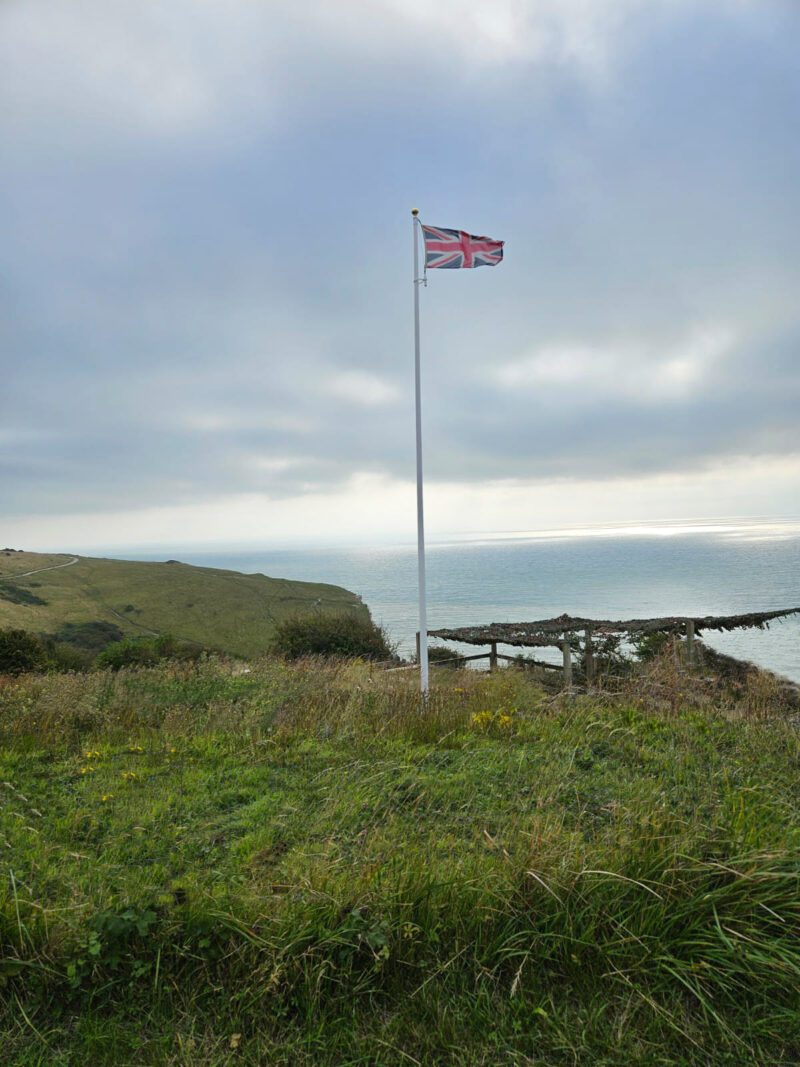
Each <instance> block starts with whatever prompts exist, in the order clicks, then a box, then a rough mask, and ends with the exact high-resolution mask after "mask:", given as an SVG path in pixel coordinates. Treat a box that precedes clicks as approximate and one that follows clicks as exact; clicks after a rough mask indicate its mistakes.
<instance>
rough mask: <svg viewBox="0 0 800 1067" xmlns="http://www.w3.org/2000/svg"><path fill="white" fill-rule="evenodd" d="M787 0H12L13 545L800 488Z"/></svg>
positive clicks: (798, 75)
mask: <svg viewBox="0 0 800 1067" xmlns="http://www.w3.org/2000/svg"><path fill="white" fill-rule="evenodd" d="M799 50H800V4H798V3H796V2H795V0H774V2H773V0H752V2H746V0H436V2H435V3H434V2H432V0H336V2H335V3H333V2H331V0H300V2H297V0H293V2H289V0H261V2H258V0H227V2H226V3H224V4H223V3H220V2H219V0H159V2H156V0H114V2H113V3H109V2H108V0H4V3H3V4H2V6H0V144H1V145H2V154H1V155H0V232H2V240H1V241H0V286H1V288H0V300H1V301H2V317H1V319H0V344H1V345H2V350H1V352H2V379H1V381H2V390H1V391H0V495H1V509H2V510H1V514H0V541H2V542H3V543H11V544H18V545H24V546H25V547H29V548H43V547H54V548H57V547H61V548H65V549H67V548H71V547H77V548H81V547H90V546H95V545H114V544H119V545H135V544H142V545H144V544H147V543H155V542H162V543H163V542H169V543H172V544H176V543H186V544H192V543H199V542H218V543H219V542H224V541H231V542H232V541H247V540H256V541H261V542H263V543H269V542H282V543H283V542H287V541H292V540H303V541H314V540H316V541H319V542H322V543H325V542H341V541H356V540H357V541H365V540H366V541H370V540H376V541H379V540H387V539H389V540H396V541H403V540H408V539H410V538H412V537H413V532H414V522H415V515H414V489H413V478H414V454H413V443H414V425H413V379H412V374H413V342H412V318H411V311H412V302H411V301H412V286H411V222H410V214H409V212H410V208H411V207H413V206H418V207H419V208H420V211H421V215H422V218H423V219H424V220H425V221H427V222H429V223H431V224H433V225H437V226H448V227H456V228H463V229H467V230H470V231H471V232H473V233H479V234H488V235H490V236H492V237H497V238H501V239H504V240H505V241H506V258H505V261H504V262H503V263H502V264H501V265H500V266H498V267H496V268H482V269H479V270H472V271H466V270H465V271H448V272H442V271H439V272H433V273H432V274H431V276H430V280H429V285H428V288H427V289H426V290H424V291H423V292H422V294H421V298H422V316H423V322H422V337H423V362H424V420H425V447H426V453H425V460H426V476H427V503H428V511H429V528H430V531H431V534H432V535H433V536H437V535H438V536H444V535H447V534H450V533H457V532H461V533H466V532H471V531H474V532H485V531H492V530H494V531H500V530H526V529H530V530H534V529H541V528H543V527H551V526H564V525H572V524H590V523H593V522H615V523H624V522H631V521H651V522H652V521H660V520H668V519H672V520H676V519H686V518H698V517H702V518H706V519H709V518H718V517H722V516H741V517H747V516H764V515H769V516H782V517H797V516H798V515H800V438H799V437H798V407H799V405H800V369H799V368H800V359H799V358H798V345H799V344H800V299H799V298H798V295H799V294H800V285H799V283H800V253H799V252H798V248H800V137H798V129H799V128H800V123H799V122H798V119H799V118H800V63H798V58H797V57H798V51H799Z"/></svg>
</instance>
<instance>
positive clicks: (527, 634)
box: [428, 607, 800, 687]
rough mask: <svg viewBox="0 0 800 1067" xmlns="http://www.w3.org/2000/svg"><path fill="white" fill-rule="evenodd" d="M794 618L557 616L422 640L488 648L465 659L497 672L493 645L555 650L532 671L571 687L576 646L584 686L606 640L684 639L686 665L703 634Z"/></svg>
mask: <svg viewBox="0 0 800 1067" xmlns="http://www.w3.org/2000/svg"><path fill="white" fill-rule="evenodd" d="M798 614H800V607H797V608H781V609H779V610H777V611H751V612H745V613H743V614H740V615H668V616H663V617H661V618H654V619H585V618H582V617H580V616H573V615H559V616H557V617H556V618H553V619H538V620H537V621H535V622H493V623H490V624H489V625H488V626H459V627H455V628H449V629H448V628H445V629H440V630H429V631H428V636H429V637H435V638H438V639H439V640H440V641H457V642H459V643H461V644H466V645H482V646H484V647H485V646H486V645H488V646H489V650H490V651H489V652H488V653H486V652H483V653H480V654H478V655H475V656H467V657H465V658H466V659H468V660H478V659H488V660H489V669H490V670H492V669H493V668H494V667H496V666H497V661H498V660H499V659H505V660H512V661H513V657H512V656H506V655H503V654H502V653H500V652H498V651H497V646H498V645H510V646H511V647H513V648H558V649H560V650H561V652H562V664H561V665H558V664H555V663H547V662H545V661H535V662H537V665H538V666H541V667H545V668H548V669H551V670H563V672H564V683H565V685H566V686H567V687H569V686H570V685H571V684H572V652H573V650H574V649H575V648H578V647H580V646H581V645H582V647H583V650H584V656H585V672H586V680H587V682H592V681H593V680H594V676H595V658H594V651H595V648H594V641H595V639H596V638H598V637H605V636H608V635H614V636H620V637H628V638H635V637H639V636H642V635H645V634H657V633H662V634H672V635H673V636H675V637H676V638H679V637H680V638H685V639H686V658H687V660H688V662H689V663H691V662H692V659H693V656H694V639H695V637H700V636H701V634H702V633H703V631H706V630H717V631H730V630H746V629H753V628H755V629H759V630H763V629H765V628H768V627H769V624H770V623H771V622H774V621H775V620H776V619H784V618H786V617H788V616H789V615H798Z"/></svg>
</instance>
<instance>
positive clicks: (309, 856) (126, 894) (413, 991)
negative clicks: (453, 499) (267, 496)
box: [0, 661, 800, 1067]
mask: <svg viewBox="0 0 800 1067" xmlns="http://www.w3.org/2000/svg"><path fill="white" fill-rule="evenodd" d="M765 694H766V690H765V691H764V693H763V694H762V696H764V699H763V700H762V701H761V703H760V704H759V708H760V711H759V713H758V715H757V716H755V717H752V718H748V717H746V716H743V715H742V714H738V716H737V714H736V713H735V712H732V711H731V712H728V713H727V714H725V715H723V714H722V713H720V712H715V711H714V710H713V709H712V710H708V709H707V710H705V711H703V712H701V711H700V710H699V709H698V708H697V707H696V706H693V702H692V698H691V696H690V695H687V696H684V697H681V701H680V704H679V705H678V706H676V707H675V708H674V710H673V711H665V712H662V713H658V712H655V711H652V710H648V706H647V702H646V701H645V700H644V699H639V698H638V697H637V696H636V694H635V693H629V694H628V696H626V697H591V698H590V697H584V698H579V699H577V700H573V701H571V702H569V703H565V702H563V700H562V698H548V697H546V696H545V694H544V693H543V692H542V691H541V690H539V689H538V688H537V687H536V685H535V684H534V683H533V682H532V681H531V680H530V679H528V678H527V677H526V676H525V675H524V674H522V673H518V672H516V671H511V670H508V671H503V672H499V673H498V674H496V675H493V676H487V675H479V674H477V673H475V672H468V671H465V672H459V673H456V672H444V673H443V674H441V675H439V676H437V680H436V688H435V691H434V692H433V694H432V697H431V700H430V703H429V705H428V707H427V708H426V709H425V710H424V711H421V709H420V707H419V704H418V697H417V694H416V691H415V679H414V678H413V677H411V676H410V675H409V674H404V673H403V672H400V673H393V674H385V673H380V672H378V671H377V670H374V671H373V670H370V669H369V668H367V667H365V666H363V665H345V666H338V667H337V666H324V665H320V664H300V665H296V666H292V665H287V664H281V663H278V662H269V661H261V662H259V663H256V664H254V665H253V669H252V670H251V672H250V673H242V672H241V669H239V670H238V671H237V669H236V668H234V667H230V666H225V665H221V664H216V663H214V662H213V661H209V662H205V663H202V664H200V665H199V666H197V667H191V668H190V667H181V668H177V667H165V668H161V669H152V670H146V671H139V672H125V671H122V672H119V673H118V674H116V675H107V674H102V673H95V674H90V675H84V676H64V675H62V676H40V677H37V676H26V677H24V678H21V679H20V680H19V681H17V682H14V683H10V682H9V683H7V684H6V686H5V687H4V688H3V689H0V783H2V784H1V785H0V955H2V957H3V959H2V962H0V982H4V983H5V984H4V987H3V988H1V989H0V1044H2V1047H3V1062H4V1064H9V1065H12V1064H13V1065H18V1067H22V1065H26V1067H27V1065H33V1064H48V1065H58V1064H75V1065H78V1064H80V1065H83V1064H89V1063H90V1064H92V1065H93V1067H102V1065H113V1067H123V1065H134V1064H135V1065H137V1067H139V1065H145V1064H181V1065H186V1067H189V1065H191V1067H202V1065H212V1064H213V1065H218V1064H219V1065H222V1064H239V1063H241V1064H251V1065H257V1064H258V1065H261V1064H271V1065H272V1064H286V1065H289V1064H291V1065H303V1064H305V1065H312V1064H313V1065H315V1067H319V1065H323V1067H324V1065H334V1064H336V1065H341V1064H352V1065H356V1064H360V1065H367V1064H373V1065H382V1067H383V1065H386V1067H393V1065H398V1067H400V1065H406V1067H407V1065H408V1064H426V1065H427V1064H458V1065H462V1067H472V1065H476V1064H477V1065H480V1064H483V1065H490V1064H491V1065H495V1064H497V1065H499V1064H503V1065H505V1064H516V1065H520V1067H521V1065H528V1064H531V1065H532V1064H536V1065H537V1067H549V1065H552V1067H556V1065H559V1067H560V1065H565V1067H566V1065H575V1064H587V1065H592V1067H596V1065H606V1067H610V1065H619V1064H623V1063H624V1064H642V1065H648V1067H650V1065H674V1067H679V1065H680V1067H683V1065H696V1067H701V1065H702V1067H707V1065H723V1064H727V1065H734V1064H735V1065H741V1064H759V1065H763V1064H771V1065H773V1064H774V1065H778V1064H787V1065H788V1064H793V1063H796V1062H798V1060H800V998H798V982H799V981H800V823H799V821H798V814H800V811H799V810H798V809H800V791H799V790H798V782H799V781H800V775H799V773H798V770H799V768H800V743H799V739H798V733H797V731H796V729H794V728H793V727H792V725H791V723H790V722H788V721H785V720H784V719H782V718H781V717H780V715H779V714H778V712H777V709H774V708H772V707H770V705H769V702H768V700H767V699H766V695H765Z"/></svg>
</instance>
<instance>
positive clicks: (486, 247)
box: [420, 223, 505, 270]
mask: <svg viewBox="0 0 800 1067" xmlns="http://www.w3.org/2000/svg"><path fill="white" fill-rule="evenodd" d="M420 226H422V235H423V237H424V238H425V268H426V269H427V270H432V269H433V268H434V267H444V268H446V269H447V270H457V269H458V268H459V267H494V266H496V265H497V264H498V263H499V262H500V261H501V259H502V258H503V245H504V244H505V242H504V241H493V240H492V238H491V237H476V236H475V235H474V234H472V233H465V232H464V231H463V230H443V229H442V228H441V227H440V226H424V225H423V224H422V223H420Z"/></svg>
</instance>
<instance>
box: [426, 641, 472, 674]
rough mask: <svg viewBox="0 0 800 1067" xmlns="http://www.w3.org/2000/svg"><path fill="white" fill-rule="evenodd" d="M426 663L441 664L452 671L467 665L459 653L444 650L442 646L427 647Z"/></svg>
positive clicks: (448, 649)
mask: <svg viewBox="0 0 800 1067" xmlns="http://www.w3.org/2000/svg"><path fill="white" fill-rule="evenodd" d="M428 663H430V664H437V665H438V664H441V665H442V666H445V667H452V668H453V669H454V670H458V669H460V668H461V667H466V665H467V661H466V659H465V658H464V656H463V655H461V653H460V652H456V651H454V650H453V649H452V648H445V646H444V645H428Z"/></svg>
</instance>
